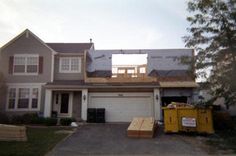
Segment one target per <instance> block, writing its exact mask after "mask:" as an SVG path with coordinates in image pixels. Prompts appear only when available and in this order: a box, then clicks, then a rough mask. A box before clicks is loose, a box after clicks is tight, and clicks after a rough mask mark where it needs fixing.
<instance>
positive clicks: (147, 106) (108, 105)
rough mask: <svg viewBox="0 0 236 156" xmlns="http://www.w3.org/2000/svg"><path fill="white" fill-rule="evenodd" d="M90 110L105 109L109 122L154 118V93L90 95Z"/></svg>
mask: <svg viewBox="0 0 236 156" xmlns="http://www.w3.org/2000/svg"><path fill="white" fill-rule="evenodd" d="M88 108H105V109H106V121H107V122H130V121H131V120H132V119H133V117H150V116H153V93H147V92H144V93H140V92H139V93H89V104H88Z"/></svg>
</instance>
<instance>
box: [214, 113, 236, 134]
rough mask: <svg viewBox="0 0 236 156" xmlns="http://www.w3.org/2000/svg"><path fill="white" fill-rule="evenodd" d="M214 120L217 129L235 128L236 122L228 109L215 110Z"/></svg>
mask: <svg viewBox="0 0 236 156" xmlns="http://www.w3.org/2000/svg"><path fill="white" fill-rule="evenodd" d="M213 122H214V128H215V129H217V130H225V129H234V122H233V120H232V118H231V116H230V115H229V113H228V112H226V111H214V112H213Z"/></svg>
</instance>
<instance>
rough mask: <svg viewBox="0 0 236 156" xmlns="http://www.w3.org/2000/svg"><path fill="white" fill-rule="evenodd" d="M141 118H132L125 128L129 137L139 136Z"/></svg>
mask: <svg viewBox="0 0 236 156" xmlns="http://www.w3.org/2000/svg"><path fill="white" fill-rule="evenodd" d="M142 123H143V118H134V119H133V120H132V122H131V124H130V125H129V127H128V129H127V134H128V136H129V137H139V129H140V127H141V126H142Z"/></svg>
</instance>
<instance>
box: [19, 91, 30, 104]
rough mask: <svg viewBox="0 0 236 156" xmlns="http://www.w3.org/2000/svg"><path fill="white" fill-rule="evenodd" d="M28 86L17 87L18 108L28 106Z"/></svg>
mask: <svg viewBox="0 0 236 156" xmlns="http://www.w3.org/2000/svg"><path fill="white" fill-rule="evenodd" d="M29 95H30V89H29V88H20V89H19V98H18V105H17V106H18V108H29V98H30V97H29Z"/></svg>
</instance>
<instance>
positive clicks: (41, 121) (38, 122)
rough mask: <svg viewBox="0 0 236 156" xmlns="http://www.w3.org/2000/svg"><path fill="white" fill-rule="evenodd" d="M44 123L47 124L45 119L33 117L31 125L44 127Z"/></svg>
mask: <svg viewBox="0 0 236 156" xmlns="http://www.w3.org/2000/svg"><path fill="white" fill-rule="evenodd" d="M44 123H45V118H44V117H33V118H32V120H31V124H36V125H43V124H44Z"/></svg>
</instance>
